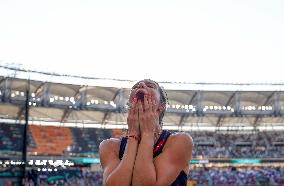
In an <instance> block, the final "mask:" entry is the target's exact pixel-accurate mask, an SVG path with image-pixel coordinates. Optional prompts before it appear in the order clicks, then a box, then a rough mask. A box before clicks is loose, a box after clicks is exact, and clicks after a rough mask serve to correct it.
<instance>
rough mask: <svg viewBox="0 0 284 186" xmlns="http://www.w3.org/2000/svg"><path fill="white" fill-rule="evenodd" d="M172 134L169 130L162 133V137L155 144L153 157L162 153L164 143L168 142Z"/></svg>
mask: <svg viewBox="0 0 284 186" xmlns="http://www.w3.org/2000/svg"><path fill="white" fill-rule="evenodd" d="M170 135H171V133H170V132H169V131H167V130H163V132H162V134H161V135H160V138H159V139H158V141H157V142H156V144H155V145H154V150H153V157H154V158H155V157H156V156H158V155H159V154H161V153H162V151H163V148H164V145H165V144H166V142H167V140H168V138H169V136H170Z"/></svg>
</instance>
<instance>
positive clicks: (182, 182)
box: [119, 130, 187, 186]
mask: <svg viewBox="0 0 284 186" xmlns="http://www.w3.org/2000/svg"><path fill="white" fill-rule="evenodd" d="M170 135H171V133H170V132H169V131H167V130H163V132H162V134H161V135H160V137H159V139H158V141H157V142H156V144H155V145H154V148H153V158H155V157H156V156H158V155H159V154H160V153H162V151H163V147H164V145H165V143H166V141H167V139H168V137H169V136H170ZM126 144H127V137H122V139H121V143H120V148H119V159H120V160H121V159H122V157H123V154H124V150H125V147H126ZM186 181H187V174H186V173H185V172H184V171H183V170H182V171H181V172H180V173H179V175H178V177H177V178H176V180H175V181H174V182H173V183H172V184H171V186H186Z"/></svg>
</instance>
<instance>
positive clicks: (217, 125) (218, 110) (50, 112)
mask: <svg viewBox="0 0 284 186" xmlns="http://www.w3.org/2000/svg"><path fill="white" fill-rule="evenodd" d="M0 69H1V70H0V74H1V76H0V88H1V91H0V97H1V102H0V118H1V119H2V120H3V121H4V120H5V121H8V120H9V121H12V122H15V120H16V121H23V120H24V113H25V102H26V93H27V92H26V91H27V90H28V87H30V89H29V90H30V98H29V106H30V110H29V114H30V118H29V119H30V122H31V123H34V124H55V125H56V124H62V125H63V124H64V125H68V126H85V127H88V126H92V127H106V128H126V118H127V112H126V110H127V106H126V105H127V100H128V97H129V93H130V87H131V86H132V85H133V84H134V81H128V80H114V79H98V78H89V77H78V76H76V77H75V76H68V75H59V74H48V73H42V72H31V71H26V70H21V69H11V68H3V67H2V68H0ZM28 79H30V81H28ZM160 84H161V85H162V86H163V87H164V88H165V90H166V92H167V95H168V102H169V105H168V108H167V113H166V115H165V117H164V127H165V128H167V129H174V130H203V129H207V130H216V129H217V130H218V129H220V130H222V129H223V130H227V129H228V128H229V129H232V130H234V129H236V130H240V129H243V130H246V129H257V128H258V129H260V130H264V129H267V130H270V129H284V124H283V123H284V118H283V109H284V91H283V88H284V85H283V84H206V83H175V82H160Z"/></svg>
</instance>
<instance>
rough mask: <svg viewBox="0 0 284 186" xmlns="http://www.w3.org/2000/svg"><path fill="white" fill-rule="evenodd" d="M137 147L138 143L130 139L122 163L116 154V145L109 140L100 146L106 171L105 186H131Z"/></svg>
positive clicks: (102, 162)
mask: <svg viewBox="0 0 284 186" xmlns="http://www.w3.org/2000/svg"><path fill="white" fill-rule="evenodd" d="M137 147H138V141H136V140H135V139H133V138H129V139H128V142H127V145H126V147H125V152H124V156H123V158H122V160H121V161H120V159H119V157H118V154H117V153H114V145H113V144H111V142H110V141H109V140H105V141H103V142H102V143H101V144H100V159H101V165H102V168H103V170H104V172H103V183H104V185H105V186H115V185H119V186H120V185H125V186H128V185H129V186H130V185H131V180H132V171H133V166H134V162H135V157H136V152H137Z"/></svg>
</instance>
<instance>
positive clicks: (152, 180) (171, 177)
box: [132, 133, 193, 186]
mask: <svg viewBox="0 0 284 186" xmlns="http://www.w3.org/2000/svg"><path fill="white" fill-rule="evenodd" d="M147 138H148V139H146V138H145V140H143V137H142V139H141V143H140V145H139V149H138V153H137V157H136V161H135V166H134V170H133V178H132V179H133V181H132V185H135V186H142V185H145V186H146V185H147V186H165V185H171V184H172V183H173V182H174V181H175V179H176V178H177V176H178V175H179V173H180V172H181V171H182V170H183V168H184V167H185V166H187V164H188V161H189V160H190V159H191V154H192V146H193V145H192V139H191V137H190V136H189V135H187V134H184V133H182V134H178V135H176V136H173V139H172V140H171V142H170V144H169V145H168V148H166V149H163V153H161V154H160V155H159V156H157V157H156V158H155V161H154V160H153V152H152V151H153V145H152V146H151V147H150V145H149V144H150V143H151V144H153V143H152V142H150V140H149V137H147ZM143 142H144V145H143ZM148 145H149V146H148ZM148 148H149V149H150V150H149V149H148ZM150 155H151V156H150ZM143 178H147V179H143Z"/></svg>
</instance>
